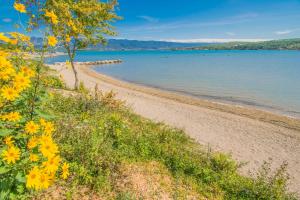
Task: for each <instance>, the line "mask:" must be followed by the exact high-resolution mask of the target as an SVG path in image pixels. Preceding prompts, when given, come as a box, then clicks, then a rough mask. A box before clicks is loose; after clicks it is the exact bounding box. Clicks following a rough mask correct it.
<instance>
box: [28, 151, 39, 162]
mask: <svg viewBox="0 0 300 200" xmlns="http://www.w3.org/2000/svg"><path fill="white" fill-rule="evenodd" d="M29 160H30V161H31V162H36V161H38V160H39V157H38V155H36V154H33V153H31V154H30V155H29Z"/></svg>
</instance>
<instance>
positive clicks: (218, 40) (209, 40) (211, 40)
mask: <svg viewBox="0 0 300 200" xmlns="http://www.w3.org/2000/svg"><path fill="white" fill-rule="evenodd" d="M268 40H272V39H262V38H249V39H234V38H231V39H227V38H201V39H166V40H164V41H168V42H182V43H224V42H262V41H268Z"/></svg>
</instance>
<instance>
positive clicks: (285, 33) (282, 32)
mask: <svg viewBox="0 0 300 200" xmlns="http://www.w3.org/2000/svg"><path fill="white" fill-rule="evenodd" d="M291 32H293V31H292V30H284V31H276V32H275V34H276V35H287V34H290V33H291Z"/></svg>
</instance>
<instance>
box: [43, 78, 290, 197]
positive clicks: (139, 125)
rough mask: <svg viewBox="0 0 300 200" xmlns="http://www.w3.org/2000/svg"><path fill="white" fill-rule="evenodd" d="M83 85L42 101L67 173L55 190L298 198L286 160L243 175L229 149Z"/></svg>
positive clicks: (104, 194)
mask: <svg viewBox="0 0 300 200" xmlns="http://www.w3.org/2000/svg"><path fill="white" fill-rule="evenodd" d="M57 81H59V79H57ZM80 91H81V93H77V92H76V93H75V92H72V91H66V90H61V91H60V92H59V93H56V94H55V95H52V98H50V99H48V100H47V101H46V102H45V104H44V106H43V110H45V111H47V113H50V114H51V115H52V116H55V121H56V122H57V124H56V127H57V130H56V134H55V135H54V138H55V139H56V141H57V142H58V144H60V151H61V155H62V157H64V158H65V159H66V160H67V161H68V162H69V163H70V171H71V173H72V175H71V178H70V179H69V181H68V183H63V182H62V183H61V184H60V185H59V184H58V185H57V187H58V188H63V189H60V190H62V191H65V192H62V193H61V194H60V195H61V197H60V198H62V196H68V197H69V198H76V197H77V198H79V197H82V196H85V195H86V194H80V192H81V191H88V192H87V193H89V195H92V196H94V197H95V198H96V196H98V197H99V196H100V197H101V198H102V199H153V198H156V199H160V198H162V197H170V198H173V199H187V198H188V197H190V198H192V199H230V200H232V199H249V200H250V199H266V200H267V199H286V200H287V199H296V197H294V196H292V195H291V194H288V193H287V190H286V182H287V176H286V175H285V167H286V166H285V165H283V166H282V168H280V169H279V170H278V171H277V172H276V173H275V174H273V175H272V176H271V175H270V174H268V171H269V166H268V165H267V164H266V165H265V166H264V167H263V169H262V170H261V172H260V173H259V174H258V178H256V179H252V178H247V177H243V176H241V175H239V174H238V172H237V169H238V167H239V166H238V164H237V163H236V162H235V161H233V160H232V159H231V158H230V156H227V155H224V154H220V153H213V152H211V151H209V150H207V149H203V147H201V146H200V145H199V144H197V143H196V142H194V141H193V140H192V139H190V138H189V137H188V136H186V135H185V133H184V132H182V131H181V130H177V129H174V128H170V127H168V126H166V125H164V124H161V123H154V122H152V121H150V120H147V119H144V118H142V117H140V116H138V115H135V114H133V113H132V112H131V111H130V110H128V109H127V108H126V107H124V106H123V105H122V103H121V102H119V101H118V100H115V99H114V95H113V94H112V93H109V94H103V93H101V92H97V93H96V95H91V94H89V92H88V90H86V89H85V88H84V86H83V85H82V84H81V87H80ZM135 176H138V178H135ZM147 181H149V182H151V184H149V183H147ZM137 182H138V183H137ZM145 183H147V184H145ZM153 184H154V185H153ZM140 187H142V188H140ZM143 187H144V188H143ZM57 190H58V189H57V188H56V189H54V191H57ZM49 191H50V192H49ZM49 191H47V192H48V193H42V194H40V195H39V196H38V199H39V198H41V197H45V198H49V195H50V196H51V189H50V190H49ZM49 193H50V194H49Z"/></svg>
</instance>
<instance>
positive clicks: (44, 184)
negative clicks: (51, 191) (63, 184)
mask: <svg viewBox="0 0 300 200" xmlns="http://www.w3.org/2000/svg"><path fill="white" fill-rule="evenodd" d="M50 182H51V178H50V176H49V175H48V174H47V173H41V174H40V182H39V186H38V188H39V189H47V188H48V187H49V186H50Z"/></svg>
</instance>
